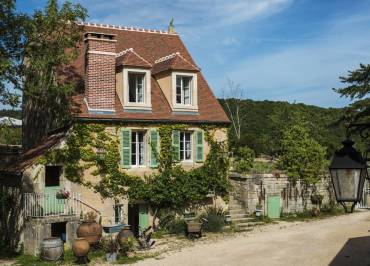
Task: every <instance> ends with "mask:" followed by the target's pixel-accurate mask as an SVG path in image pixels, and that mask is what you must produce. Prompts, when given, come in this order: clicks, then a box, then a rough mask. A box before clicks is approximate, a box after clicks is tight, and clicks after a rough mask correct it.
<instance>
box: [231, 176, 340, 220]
mask: <svg viewBox="0 0 370 266" xmlns="http://www.w3.org/2000/svg"><path fill="white" fill-rule="evenodd" d="M230 180H231V183H232V185H233V189H232V192H231V196H233V198H234V199H235V200H237V201H239V202H240V203H241V204H242V205H243V206H244V207H245V209H246V211H247V212H248V213H250V214H252V213H254V211H255V209H256V205H257V204H259V203H260V204H261V205H262V209H263V212H264V214H267V200H268V197H269V196H280V210H281V212H282V213H294V212H302V211H304V210H305V209H308V210H309V209H312V208H313V207H317V206H316V205H315V204H312V202H311V195H312V193H313V191H314V190H315V188H314V187H313V186H310V187H307V189H305V187H304V185H303V184H302V183H300V182H296V183H295V184H294V183H293V182H291V181H290V180H289V179H288V177H287V176H286V175H283V174H253V175H240V174H231V176H230ZM330 182H331V181H330V178H329V177H324V178H323V179H322V180H321V181H320V182H318V183H317V184H316V186H315V187H316V191H317V193H318V194H320V195H322V196H323V200H322V204H329V203H330V202H332V201H333V200H334V194H333V190H332V186H331V183H330Z"/></svg>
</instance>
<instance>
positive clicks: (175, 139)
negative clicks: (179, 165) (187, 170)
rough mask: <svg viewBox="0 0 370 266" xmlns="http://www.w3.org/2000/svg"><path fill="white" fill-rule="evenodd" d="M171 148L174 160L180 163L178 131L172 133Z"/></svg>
mask: <svg viewBox="0 0 370 266" xmlns="http://www.w3.org/2000/svg"><path fill="white" fill-rule="evenodd" d="M172 146H173V148H174V153H175V154H174V157H175V160H177V161H180V131H178V130H174V131H173V132H172Z"/></svg>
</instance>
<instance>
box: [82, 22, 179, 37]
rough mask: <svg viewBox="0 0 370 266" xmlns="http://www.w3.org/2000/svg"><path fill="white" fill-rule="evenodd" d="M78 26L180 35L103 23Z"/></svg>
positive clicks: (88, 23)
mask: <svg viewBox="0 0 370 266" xmlns="http://www.w3.org/2000/svg"><path fill="white" fill-rule="evenodd" d="M77 24H78V25H83V26H91V27H98V28H104V29H115V30H126V31H137V32H146V33H157V34H167V35H179V34H178V33H176V32H173V33H170V32H168V31H165V30H154V29H144V28H138V27H126V26H119V25H111V24H102V23H92V22H78V23H77Z"/></svg>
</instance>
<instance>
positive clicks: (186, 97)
mask: <svg viewBox="0 0 370 266" xmlns="http://www.w3.org/2000/svg"><path fill="white" fill-rule="evenodd" d="M182 79H183V80H182V84H183V91H184V104H190V82H191V77H183V78H182Z"/></svg>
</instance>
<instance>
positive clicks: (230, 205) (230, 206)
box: [229, 204, 243, 210]
mask: <svg viewBox="0 0 370 266" xmlns="http://www.w3.org/2000/svg"><path fill="white" fill-rule="evenodd" d="M240 208H243V205H241V204H229V210H230V209H240Z"/></svg>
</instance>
